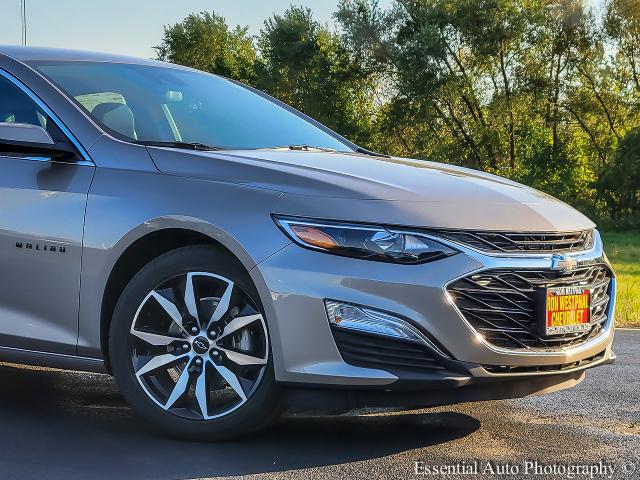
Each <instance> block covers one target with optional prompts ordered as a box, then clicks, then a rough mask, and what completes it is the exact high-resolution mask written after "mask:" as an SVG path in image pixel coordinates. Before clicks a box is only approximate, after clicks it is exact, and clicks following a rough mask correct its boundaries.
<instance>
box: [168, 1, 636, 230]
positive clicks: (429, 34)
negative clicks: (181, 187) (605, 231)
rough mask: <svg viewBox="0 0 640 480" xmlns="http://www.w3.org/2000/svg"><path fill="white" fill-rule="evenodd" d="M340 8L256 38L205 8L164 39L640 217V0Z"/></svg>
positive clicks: (177, 56)
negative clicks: (328, 20) (596, 5)
mask: <svg viewBox="0 0 640 480" xmlns="http://www.w3.org/2000/svg"><path fill="white" fill-rule="evenodd" d="M335 19H336V22H337V30H331V29H330V28H329V27H328V26H327V25H323V24H320V23H319V22H317V21H315V20H314V18H313V15H312V12H311V10H309V9H307V8H303V7H295V6H292V7H290V8H289V9H288V10H286V11H285V12H284V13H282V14H274V15H273V16H272V17H271V18H269V19H268V20H267V21H266V22H265V24H264V27H263V28H262V30H261V32H260V34H259V35H258V36H257V37H255V38H251V37H250V36H249V34H248V30H247V28H246V27H240V26H237V27H235V28H233V29H231V28H230V27H229V26H228V25H227V24H226V22H225V20H224V19H223V18H222V17H219V16H217V15H216V14H215V13H214V14H210V13H201V14H198V15H190V16H188V17H187V18H186V19H185V20H184V21H183V22H181V23H178V24H176V25H174V26H171V27H166V28H165V36H164V40H163V42H162V44H161V45H160V46H159V47H157V51H158V54H159V57H160V58H162V59H165V60H169V61H173V62H177V63H181V64H185V65H189V66H193V67H196V68H200V69H203V70H206V71H210V72H213V73H219V74H222V75H225V76H229V77H232V78H235V79H238V80H240V81H243V82H245V83H250V84H252V85H254V86H256V87H258V88H260V89H262V90H264V91H266V92H268V93H270V94H272V95H274V96H276V97H277V98H279V99H281V100H283V101H284V102H286V103H289V104H291V105H292V106H294V107H296V108H298V109H300V110H301V111H303V112H305V113H307V114H309V115H310V116H312V117H314V118H317V119H318V120H320V121H321V122H323V123H325V124H327V125H329V126H330V127H332V128H334V129H335V130H337V131H338V132H340V133H342V134H343V135H345V136H347V137H348V138H350V139H351V140H353V141H355V142H357V143H360V144H362V145H363V146H365V147H367V148H370V149H375V150H378V151H382V152H384V153H390V154H396V155H402V156H409V157H416V158H429V159H433V160H437V161H442V162H447V163H456V164H461V165H464V166H469V167H473V168H478V169H482V170H485V171H489V172H492V173H497V174H500V175H504V176H507V177H510V178H513V179H515V180H518V181H522V182H524V183H527V184H529V185H532V186H534V187H536V188H539V189H542V190H545V191H547V192H549V193H551V194H554V195H557V196H559V197H561V198H563V199H565V200H566V201H569V202H570V203H572V204H573V205H575V206H577V207H578V208H581V209H582V210H583V211H585V212H586V213H588V214H590V215H591V216H595V217H599V218H607V217H610V218H612V219H613V220H614V221H615V222H617V223H618V224H624V225H635V226H640V224H639V223H638V222H639V220H638V219H639V218H640V213H639V209H640V204H639V203H638V198H639V196H640V191H639V188H640V187H639V185H638V176H639V175H640V172H639V171H638V167H637V166H638V160H637V159H638V157H637V151H638V149H637V145H638V139H639V138H640V134H639V133H638V131H637V130H635V127H637V126H638V125H639V120H640V2H639V1H638V0H607V1H606V2H605V5H604V6H603V8H601V9H596V10H591V9H589V8H587V7H585V4H584V3H583V2H582V1H581V0H395V1H394V2H393V3H392V5H391V6H390V7H389V8H381V7H380V6H379V4H378V2H377V0H341V1H340V2H339V4H338V6H337V11H336V13H335ZM634 199H635V200H634ZM634 222H635V223H634Z"/></svg>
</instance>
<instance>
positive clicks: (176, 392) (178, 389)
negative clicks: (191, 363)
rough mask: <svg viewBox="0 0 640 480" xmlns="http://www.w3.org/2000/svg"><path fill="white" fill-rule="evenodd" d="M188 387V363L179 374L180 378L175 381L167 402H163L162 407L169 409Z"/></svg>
mask: <svg viewBox="0 0 640 480" xmlns="http://www.w3.org/2000/svg"><path fill="white" fill-rule="evenodd" d="M188 387H189V368H188V365H185V367H184V368H183V369H182V373H181V374H180V378H178V381H177V382H176V385H175V387H173V390H172V391H171V395H169V398H168V399H167V403H165V404H164V409H165V410H169V409H170V408H171V407H172V406H173V404H174V403H176V401H177V400H178V399H179V398H180V397H181V396H182V395H184V393H185V392H186V391H187V388H188Z"/></svg>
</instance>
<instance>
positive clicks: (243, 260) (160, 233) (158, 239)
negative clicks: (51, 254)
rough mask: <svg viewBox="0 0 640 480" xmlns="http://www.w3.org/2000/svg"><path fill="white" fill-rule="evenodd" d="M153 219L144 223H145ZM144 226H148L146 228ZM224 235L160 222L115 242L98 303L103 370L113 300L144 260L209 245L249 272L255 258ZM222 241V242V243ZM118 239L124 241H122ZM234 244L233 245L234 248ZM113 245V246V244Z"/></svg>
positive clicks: (107, 348)
mask: <svg viewBox="0 0 640 480" xmlns="http://www.w3.org/2000/svg"><path fill="white" fill-rule="evenodd" d="M150 224H153V223H146V225H145V226H146V227H148V226H149V225H150ZM147 230H148V228H147ZM216 230H217V229H216ZM131 237H133V238H131ZM228 238H231V237H228V236H226V235H224V234H222V233H221V232H219V231H202V229H195V228H189V227H187V226H177V225H164V226H163V227H162V228H156V229H154V230H152V231H146V232H144V233H143V234H140V233H138V234H136V232H130V235H127V236H125V237H124V238H123V239H122V240H121V242H119V245H118V246H119V248H117V250H118V252H119V254H118V255H117V256H116V259H115V261H114V263H113V265H112V266H111V269H110V271H109V275H108V277H107V280H106V283H105V286H104V289H103V295H102V301H101V305H100V349H101V351H102V356H103V359H104V362H105V366H106V369H107V371H110V370H111V366H110V361H109V328H110V325H111V319H112V316H113V312H114V310H115V307H116V304H117V302H118V300H119V298H120V296H121V294H122V292H123V290H124V288H125V287H126V286H127V284H128V283H129V282H130V281H131V279H132V278H133V277H134V276H135V275H136V273H137V272H139V271H140V270H141V269H142V268H143V267H144V266H145V265H146V264H148V263H149V262H150V261H152V260H153V259H155V258H157V257H159V256H160V255H162V254H164V253H167V252H170V251H172V250H176V249H178V248H182V247H188V246H196V245H210V246H211V247H213V248H216V249H218V250H219V251H221V252H223V253H224V254H225V255H228V256H229V257H230V258H232V259H234V260H235V261H237V263H238V266H239V267H242V268H243V269H244V270H246V271H247V272H249V271H250V270H251V268H252V267H253V266H254V265H255V262H254V261H253V260H252V259H251V258H250V257H249V255H248V253H247V252H246V251H244V250H243V249H241V250H240V251H238V248H239V245H233V246H232V245H229V242H224V240H223V239H228ZM223 242H224V243H223ZM122 243H126V244H125V245H122ZM234 247H235V248H234ZM114 249H115V247H114Z"/></svg>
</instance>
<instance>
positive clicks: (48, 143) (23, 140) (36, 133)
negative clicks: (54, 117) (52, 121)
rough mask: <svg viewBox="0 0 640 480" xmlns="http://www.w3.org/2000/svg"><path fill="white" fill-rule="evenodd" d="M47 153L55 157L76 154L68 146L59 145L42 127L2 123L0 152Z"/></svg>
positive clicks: (0, 127) (0, 128)
mask: <svg viewBox="0 0 640 480" xmlns="http://www.w3.org/2000/svg"><path fill="white" fill-rule="evenodd" d="M3 150H4V151H6V150H9V151H12V152H26V153H30V152H46V153H49V154H54V155H69V154H75V151H74V150H73V149H72V148H71V147H69V146H67V145H59V144H57V143H56V142H55V141H54V140H53V138H51V135H49V133H48V132H47V131H46V130H45V129H44V128H42V127H39V126H37V125H30V124H27V123H4V122H0V151H3Z"/></svg>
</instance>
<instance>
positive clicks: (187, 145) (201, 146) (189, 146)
mask: <svg viewBox="0 0 640 480" xmlns="http://www.w3.org/2000/svg"><path fill="white" fill-rule="evenodd" d="M138 143H139V144H141V145H145V146H148V147H169V148H183V149H185V150H201V151H213V150H222V148H220V147H214V146H211V145H207V144H206V143H199V142H154V141H146V140H145V141H141V142H138Z"/></svg>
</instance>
